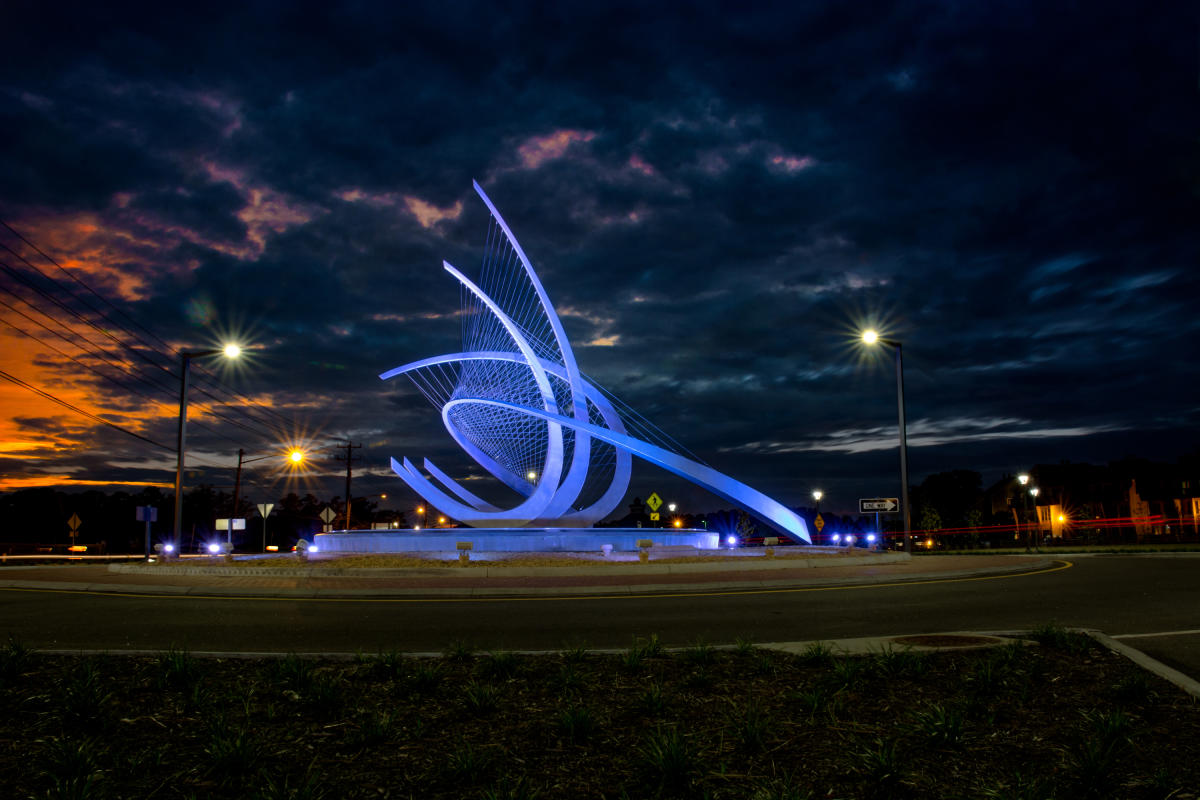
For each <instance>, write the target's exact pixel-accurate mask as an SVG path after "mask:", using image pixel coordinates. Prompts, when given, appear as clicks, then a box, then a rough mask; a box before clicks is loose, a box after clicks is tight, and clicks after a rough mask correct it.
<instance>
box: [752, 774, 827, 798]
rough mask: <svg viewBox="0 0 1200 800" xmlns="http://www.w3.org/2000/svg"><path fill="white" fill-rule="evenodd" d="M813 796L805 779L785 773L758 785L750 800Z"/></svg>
mask: <svg viewBox="0 0 1200 800" xmlns="http://www.w3.org/2000/svg"><path fill="white" fill-rule="evenodd" d="M813 797H814V795H813V793H812V790H810V789H808V788H807V787H806V786H805V785H804V782H803V781H801V780H800V779H798V778H797V777H795V776H794V775H791V774H788V773H785V774H783V775H782V776H780V777H777V778H774V779H772V780H769V781H765V782H763V783H761V784H759V785H758V786H756V787H755V788H754V793H753V794H751V795H750V800H813Z"/></svg>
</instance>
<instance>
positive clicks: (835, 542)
mask: <svg viewBox="0 0 1200 800" xmlns="http://www.w3.org/2000/svg"><path fill="white" fill-rule="evenodd" d="M841 540H842V537H841V536H839V535H838V534H836V533H835V534H834V535H833V543H834V544H837V543H838V542H840V541H841Z"/></svg>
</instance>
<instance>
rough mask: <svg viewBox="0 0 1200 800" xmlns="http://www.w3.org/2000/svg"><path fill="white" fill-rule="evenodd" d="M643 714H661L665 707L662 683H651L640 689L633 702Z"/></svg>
mask: <svg viewBox="0 0 1200 800" xmlns="http://www.w3.org/2000/svg"><path fill="white" fill-rule="evenodd" d="M634 705H635V706H636V707H637V709H638V710H639V711H641V712H642V713H644V714H661V713H662V712H663V709H665V708H666V707H667V701H666V697H665V696H664V695H663V688H662V684H659V683H652V684H650V685H649V686H647V687H646V688H645V689H643V690H642V693H641V694H640V695H638V698H637V700H636V702H635V704H634Z"/></svg>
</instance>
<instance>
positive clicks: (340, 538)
mask: <svg viewBox="0 0 1200 800" xmlns="http://www.w3.org/2000/svg"><path fill="white" fill-rule="evenodd" d="M640 539H649V540H651V541H652V542H654V544H655V546H669V547H677V546H683V547H695V548H696V549H697V550H715V549H716V548H717V547H719V546H720V539H721V537H720V535H719V534H717V533H712V532H710V531H699V530H681V529H677V528H444V529H435V530H422V531H417V530H407V529H406V530H391V531H387V530H384V531H341V532H338V533H318V534H317V535H316V536H315V537H314V540H313V544H315V545H316V547H317V551H318V552H321V553H428V552H435V551H441V552H446V551H449V552H453V551H454V550H455V549H456V548H457V546H458V543H459V542H470V543H471V549H472V551H474V552H485V553H486V552H493V553H588V552H596V553H598V552H600V551H601V550H602V549H603V545H606V544H607V545H611V546H612V549H613V550H615V551H618V552H620V551H622V550H625V551H632V550H637V549H638V546H637V543H638V541H639V540H640Z"/></svg>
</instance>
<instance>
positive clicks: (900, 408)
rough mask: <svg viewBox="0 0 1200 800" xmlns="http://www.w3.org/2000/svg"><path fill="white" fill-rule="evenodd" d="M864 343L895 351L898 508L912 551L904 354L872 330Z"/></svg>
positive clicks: (907, 549) (906, 547) (897, 344)
mask: <svg viewBox="0 0 1200 800" xmlns="http://www.w3.org/2000/svg"><path fill="white" fill-rule="evenodd" d="M862 340H863V343H864V344H868V345H874V344H876V343H878V344H882V345H884V346H886V347H890V348H892V349H893V350H895V351H896V410H897V415H898V416H899V421H900V508H901V509H902V510H903V512H904V552H906V553H911V552H912V510H911V509H910V508H909V503H908V431H907V429H906V428H905V424H904V355H903V348H902V347H901V345H900V342H898V341H896V340H895V339H883V338H881V337H880V336H879V334H878V333H877V332H876V331H874V330H870V329H868V330H865V331H863V333H862Z"/></svg>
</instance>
